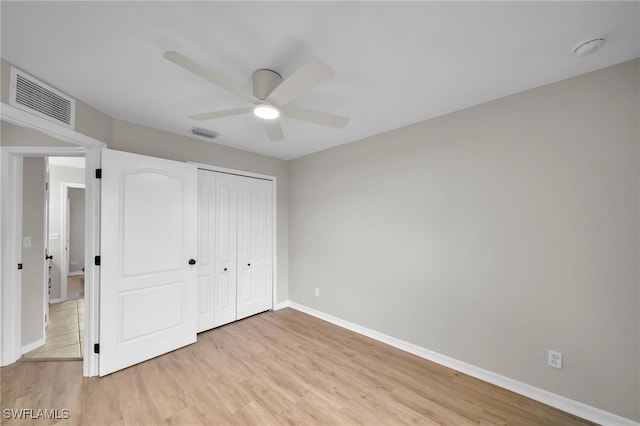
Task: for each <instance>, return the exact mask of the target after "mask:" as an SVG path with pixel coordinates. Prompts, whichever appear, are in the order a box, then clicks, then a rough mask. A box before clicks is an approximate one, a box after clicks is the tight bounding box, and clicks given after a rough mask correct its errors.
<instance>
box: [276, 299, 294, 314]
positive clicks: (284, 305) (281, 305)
mask: <svg viewBox="0 0 640 426" xmlns="http://www.w3.org/2000/svg"><path fill="white" fill-rule="evenodd" d="M289 303H290V302H289V301H288V300H285V301H284V302H279V303H276V304H275V305H273V310H274V311H279V310H280V309H284V308H288V307H289V306H290V305H289Z"/></svg>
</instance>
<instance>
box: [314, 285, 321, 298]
mask: <svg viewBox="0 0 640 426" xmlns="http://www.w3.org/2000/svg"><path fill="white" fill-rule="evenodd" d="M315 295H316V297H320V289H319V288H317V287H316V291H315Z"/></svg>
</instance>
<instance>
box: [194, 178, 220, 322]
mask: <svg viewBox="0 0 640 426" xmlns="http://www.w3.org/2000/svg"><path fill="white" fill-rule="evenodd" d="M215 225H216V174H215V173H211V172H208V171H206V170H198V285H197V295H198V305H197V315H198V319H197V321H198V326H197V331H198V333H200V332H202V331H205V330H209V329H210V328H213V326H214V324H213V320H214V312H213V306H214V299H213V290H214V288H213V283H214V278H215V276H214V273H215V266H214V263H215V258H214V254H215Z"/></svg>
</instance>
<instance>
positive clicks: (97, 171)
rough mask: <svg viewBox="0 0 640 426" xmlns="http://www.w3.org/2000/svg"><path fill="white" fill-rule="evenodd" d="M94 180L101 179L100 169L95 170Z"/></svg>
mask: <svg viewBox="0 0 640 426" xmlns="http://www.w3.org/2000/svg"><path fill="white" fill-rule="evenodd" d="M96 179H102V169H96Z"/></svg>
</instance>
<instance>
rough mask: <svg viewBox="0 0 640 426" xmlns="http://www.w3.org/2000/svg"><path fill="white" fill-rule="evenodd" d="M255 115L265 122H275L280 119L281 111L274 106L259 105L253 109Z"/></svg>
mask: <svg viewBox="0 0 640 426" xmlns="http://www.w3.org/2000/svg"><path fill="white" fill-rule="evenodd" d="M253 113H254V114H255V115H256V116H257V117H260V118H262V119H265V120H275V119H276V118H278V117H280V110H279V109H278V108H276V107H274V106H273V105H269V104H258V105H256V106H255V108H253Z"/></svg>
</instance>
